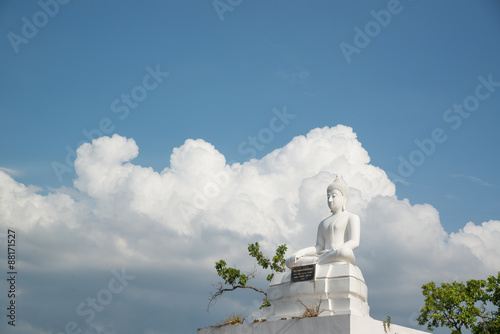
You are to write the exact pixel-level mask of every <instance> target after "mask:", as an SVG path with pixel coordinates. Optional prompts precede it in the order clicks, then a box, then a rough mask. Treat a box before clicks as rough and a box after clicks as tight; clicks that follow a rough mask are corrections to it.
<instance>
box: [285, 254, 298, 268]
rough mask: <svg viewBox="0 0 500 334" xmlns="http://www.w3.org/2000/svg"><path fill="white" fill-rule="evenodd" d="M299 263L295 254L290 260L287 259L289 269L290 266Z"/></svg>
mask: <svg viewBox="0 0 500 334" xmlns="http://www.w3.org/2000/svg"><path fill="white" fill-rule="evenodd" d="M296 262H297V256H296V255H295V254H294V255H292V256H290V257H289V258H288V259H286V261H285V264H286V266H287V267H290V265H292V264H295V263H296Z"/></svg>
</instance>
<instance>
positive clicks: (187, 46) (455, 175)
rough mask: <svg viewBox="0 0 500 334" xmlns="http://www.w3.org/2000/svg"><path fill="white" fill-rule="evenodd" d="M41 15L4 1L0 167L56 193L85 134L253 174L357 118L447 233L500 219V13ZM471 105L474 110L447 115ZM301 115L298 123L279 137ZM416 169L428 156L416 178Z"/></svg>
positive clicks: (483, 4) (90, 10) (393, 176)
mask: <svg viewBox="0 0 500 334" xmlns="http://www.w3.org/2000/svg"><path fill="white" fill-rule="evenodd" d="M221 1H222V2H224V3H227V2H226V1H223V0H221ZM40 3H42V5H40ZM40 3H37V2H36V1H31V2H28V1H23V2H17V1H4V2H2V4H0V21H1V23H2V24H1V35H2V36H4V37H3V38H2V42H1V47H0V57H1V59H2V62H1V64H0V101H1V102H0V143H1V144H0V157H1V160H0V167H1V168H2V170H3V171H5V172H7V174H9V175H10V176H11V177H12V178H13V179H14V180H15V181H16V182H18V183H20V184H24V185H34V186H37V187H39V188H40V190H39V192H38V193H39V194H41V195H42V196H45V195H47V194H50V193H54V192H58V190H57V189H63V188H61V187H64V189H73V180H75V179H76V178H77V175H76V173H75V171H74V168H73V167H72V166H71V163H72V161H73V160H74V158H75V156H73V153H71V154H70V155H71V159H70V164H68V163H67V162H66V158H67V156H68V150H69V151H70V152H73V151H74V150H76V149H77V148H78V147H79V146H80V144H81V143H83V142H85V141H87V142H89V140H88V139H87V138H86V136H85V134H84V132H86V131H88V132H90V133H91V134H92V135H93V137H95V138H97V137H98V134H99V133H102V134H103V135H108V136H111V135H113V134H114V133H116V134H118V135H120V136H123V137H126V138H133V139H134V141H135V142H136V143H137V146H138V147H139V155H138V157H137V158H135V159H134V160H133V164H135V165H138V166H143V167H151V168H152V169H153V170H154V171H156V172H161V171H162V170H163V169H164V168H166V167H169V166H170V155H171V154H172V151H173V150H174V148H178V147H181V146H182V145H183V144H184V143H185V141H186V140H187V139H198V138H200V139H203V140H204V141H206V142H208V143H211V144H212V145H213V146H214V147H215V149H216V150H217V151H219V152H220V153H221V154H222V155H223V156H224V157H225V159H226V161H227V162H228V163H234V162H239V163H244V162H246V161H249V160H250V158H257V159H261V158H263V157H264V156H265V155H267V154H268V153H270V152H272V151H273V150H275V149H280V148H282V147H284V146H285V145H286V144H287V143H289V142H290V141H291V140H292V139H293V138H294V137H296V136H304V135H306V134H308V133H309V131H311V130H312V129H315V128H318V127H319V128H323V127H334V126H336V125H338V124H342V125H346V126H348V127H351V128H352V130H353V131H354V132H355V133H356V134H357V140H358V141H359V142H360V143H361V144H362V146H363V148H364V149H365V150H366V151H367V152H368V154H369V156H370V158H371V162H370V164H371V165H373V166H377V167H380V168H381V169H382V170H384V171H385V172H386V173H387V175H388V178H389V179H390V180H392V181H393V183H394V184H395V186H396V195H397V197H398V199H399V200H402V199H403V198H407V199H408V200H409V202H410V203H411V204H412V205H414V204H423V203H428V204H430V205H432V206H433V207H434V208H435V209H436V210H437V211H438V213H439V218H440V223H441V225H442V226H443V228H444V230H445V231H446V232H448V233H453V232H459V230H460V229H462V228H463V227H464V226H465V224H467V223H468V222H470V221H472V222H475V223H476V224H481V223H482V222H487V221H490V220H495V219H499V217H500V193H499V191H498V187H499V186H500V174H499V173H498V165H499V163H500V156H499V153H498V149H497V145H498V144H499V143H500V132H499V131H497V126H498V124H499V121H500V114H499V107H500V63H499V62H498V59H500V34H499V33H498V32H499V30H500V5H499V4H498V3H497V2H495V1H439V2H436V1H417V0H415V1H408V0H401V1H400V2H399V3H398V2H394V1H358V2H355V3H351V2H341V1H311V2H306V1H246V0H243V1H240V3H239V4H238V2H237V1H234V2H233V3H235V4H237V5H234V6H230V7H231V9H232V10H228V11H224V12H219V13H218V12H217V9H216V8H215V7H214V4H213V3H212V2H211V1H182V2H181V1H176V2H174V1H148V2H139V1H106V2H97V1H85V2H82V1H80V2H79V1H71V2H68V3H67V4H59V3H58V5H57V8H56V6H55V5H54V3H56V2H54V1H49V0H47V1H44V0H42V1H40ZM43 4H50V5H47V6H48V7H47V8H48V9H47V10H48V11H52V16H53V17H52V16H49V15H44V14H37V13H39V12H40V11H42V10H43V9H42V7H43V6H45V5H43ZM391 12H392V13H391ZM373 13H375V14H373ZM381 13H391V14H390V18H388V17H387V16H385V17H383V15H384V14H381ZM381 15H382V18H380V17H381ZM375 16H378V17H379V20H385V21H384V24H383V25H385V26H382V25H380V24H378V23H374V22H376V18H375ZM23 18H25V19H23ZM44 18H46V21H44ZM36 20H39V21H38V24H39V27H38V28H36V29H37V30H38V31H37V32H36V33H35V32H33V31H30V27H29V26H27V23H26V22H29V24H33V22H34V21H35V23H36ZM40 20H41V21H40ZM370 22H372V23H370ZM367 27H368V29H375V30H371V31H370V30H368V31H367V30H366V29H367ZM377 27H378V28H377ZM358 29H359V30H361V31H362V32H363V34H364V41H363V36H361V37H360V36H359V33H358V31H359V30H358ZM30 33H31V35H32V36H29V34H30ZM9 36H10V37H9ZM13 36H16V37H13ZM367 38H368V39H369V41H367V40H366V39H367ZM20 40H22V41H23V42H19V41H20ZM363 42H364V44H363ZM342 43H345V44H342ZM347 44H348V45H350V47H353V48H356V50H357V51H356V52H355V53H351V54H349V55H346V53H345V52H343V49H342V47H341V45H347ZM154 72H155V73H156V79H155V76H154V75H152V74H151V73H154ZM488 81H489V82H490V84H485V82H488ZM479 86H481V87H479ZM145 87H146V88H147V89H146V88H145ZM148 87H149V88H148ZM478 92H479V93H478ZM477 94H479V96H480V97H481V98H479V97H477ZM124 96H125V97H124ZM126 96H131V99H132V101H131V102H129V103H130V104H129V105H127V102H125V100H124V98H125V99H126ZM134 96H135V97H136V100H135V101H134V100H133V99H134ZM464 103H470V104H469V106H468V108H470V109H471V110H472V109H474V110H473V111H470V112H468V111H467V110H465V109H463V110H465V111H463V114H459V113H458V112H454V111H447V110H448V109H450V108H451V109H453V106H454V104H464ZM132 106H133V107H132ZM119 108H121V109H119ZM285 109H286V113H288V115H291V116H289V118H288V119H286V121H282V122H283V123H282V125H283V127H281V126H279V125H281V123H276V124H278V127H275V128H276V129H279V130H277V131H275V130H271V132H269V131H268V130H267V131H266V130H263V129H266V128H267V129H272V128H273V127H272V126H271V122H273V121H272V120H273V119H274V118H275V117H276V112H280V115H283V110H285ZM273 110H274V111H273ZM286 113H285V114H286ZM460 115H467V116H460ZM100 126H101V128H102V129H99V127H100ZM436 129H437V130H436ZM103 130H106V131H103ZM433 131H434V132H435V131H437V134H438V135H435V138H438V139H439V140H437V141H436V139H432V138H433V135H432V133H433ZM435 133H436V132H435ZM259 135H260V137H259ZM266 136H267V137H266ZM249 137H254V138H257V139H256V140H258V145H257V149H255V153H256V154H255V156H253V155H252V154H251V153H249V152H250V150H249V149H248V148H249V147H250V145H251V144H250V139H249ZM259 138H260V139H259ZM415 141H418V142H424V143H427V145H428V146H426V148H427V153H426V152H424V153H419V152H417V151H424V149H422V148H419V146H418V145H417V144H416V142H415ZM431 141H432V142H431ZM429 145H430V146H429ZM415 152H416V153H415ZM332 154H333V153H332ZM401 157H402V158H404V159H405V160H407V161H410V160H411V159H414V160H413V161H416V163H414V164H413V166H412V167H413V169H414V170H412V171H411V172H408V173H403V174H405V175H402V173H401V168H402V167H401V160H400V158H401ZM311 163H312V162H311ZM54 166H59V168H61V166H64V167H62V168H63V170H64V172H61V170H60V171H59V173H58V172H56V171H55V169H54V168H55V167H54ZM327 172H329V173H335V172H336V171H334V170H328V171H327ZM58 174H59V175H58ZM80 190H81V189H80ZM65 191H70V190H65ZM75 191H76V190H75ZM10 224H11V226H12V225H14V226H15V224H16V222H10ZM430 279H431V278H429V280H430ZM204 288H206V289H209V286H206V287H204ZM369 288H370V285H369ZM202 290H203V289H202ZM25 320H26V321H28V322H29V321H30V319H25ZM34 324H37V326H40V328H44V330H47V331H48V330H50V329H49V327H47V324H44V325H42V324H41V323H36V321H35V322H33V326H35V325H34ZM208 324H209V323H200V324H198V325H199V326H198V327H201V326H204V325H208ZM44 326H46V327H44ZM35 327H36V326H35Z"/></svg>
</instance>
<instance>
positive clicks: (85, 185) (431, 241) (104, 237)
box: [0, 125, 500, 331]
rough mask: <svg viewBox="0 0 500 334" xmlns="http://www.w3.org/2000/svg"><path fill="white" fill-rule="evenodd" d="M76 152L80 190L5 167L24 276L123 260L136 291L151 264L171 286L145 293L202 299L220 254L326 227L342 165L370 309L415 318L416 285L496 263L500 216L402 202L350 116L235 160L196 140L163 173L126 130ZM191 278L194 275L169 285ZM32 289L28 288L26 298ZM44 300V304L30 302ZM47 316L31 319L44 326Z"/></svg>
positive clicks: (9, 216) (1, 197)
mask: <svg viewBox="0 0 500 334" xmlns="http://www.w3.org/2000/svg"><path fill="white" fill-rule="evenodd" d="M77 153H78V158H77V159H76V161H75V168H76V172H77V179H76V180H75V181H74V187H75V189H64V188H61V189H57V190H54V191H53V192H52V193H50V194H49V195H46V196H43V195H40V194H38V193H37V191H38V189H37V188H35V187H32V186H25V185H23V184H20V183H18V182H16V181H15V180H14V179H12V177H11V176H9V175H7V174H6V173H4V172H2V171H0V224H1V225H2V228H4V229H5V228H6V227H14V228H16V229H17V230H19V232H20V233H22V239H21V240H24V241H23V243H21V244H20V247H21V246H22V247H24V248H23V253H24V254H25V255H24V257H23V258H22V261H23V265H24V268H26V270H27V271H28V272H29V273H46V272H49V273H50V274H51V275H61V273H64V272H66V271H68V270H70V271H71V270H84V271H85V270H101V271H105V272H109V270H111V269H113V268H119V267H127V268H129V271H135V272H136V273H139V274H136V276H137V277H138V279H137V280H136V281H134V282H133V283H131V289H130V291H134V289H136V288H134V287H133V285H134V284H136V285H138V284H141V283H140V282H141V279H140V277H141V273H142V277H143V279H146V278H147V277H150V278H151V279H158V278H154V277H153V276H154V275H156V274H153V273H158V272H161V273H162V275H164V279H165V285H158V286H156V285H149V286H145V287H144V289H146V290H147V291H148V293H145V294H144V295H151V296H154V295H155V293H156V294H159V293H160V292H161V293H165V292H166V293H167V294H168V293H174V292H175V293H176V294H179V293H180V294H181V295H182V294H183V293H184V292H182V291H184V290H183V289H187V290H186V293H192V292H193V289H192V288H187V287H185V286H184V287H183V288H180V286H182V284H187V282H191V284H192V282H193V280H194V281H196V284H197V287H196V289H194V291H196V292H197V293H198V295H197V296H198V297H193V296H190V297H189V298H191V299H193V298H194V299H196V298H199V299H200V300H201V301H202V302H200V300H199V301H198V303H202V304H204V303H205V301H206V295H199V291H206V292H208V290H210V288H211V286H210V284H209V283H210V282H214V281H216V280H217V278H216V275H215V271H214V270H213V264H214V261H215V260H218V259H220V258H225V259H226V260H227V261H228V263H229V264H230V265H233V264H236V263H237V264H238V265H240V266H241V268H242V269H243V268H248V269H251V267H252V261H251V260H250V259H249V258H248V255H247V254H246V244H247V243H248V242H253V241H259V242H261V244H262V245H263V247H264V249H265V252H267V253H268V254H270V253H271V252H272V251H273V250H274V249H275V248H276V247H277V246H278V245H279V244H281V243H287V244H288V245H289V247H290V252H291V251H292V250H293V249H298V248H301V247H304V246H308V245H312V244H314V242H315V234H316V228H317V225H318V223H319V221H321V220H322V219H323V218H324V217H326V216H327V215H328V207H327V205H326V198H325V193H326V187H327V186H328V184H329V183H330V182H331V181H332V180H333V178H334V175H335V174H336V173H341V174H342V175H343V176H344V179H345V180H346V181H347V182H348V184H349V185H350V187H351V198H350V202H349V209H350V211H353V212H355V213H357V214H358V215H359V216H360V217H361V220H362V242H361V247H360V249H359V250H357V251H356V257H357V265H358V266H359V267H360V268H361V270H362V271H363V273H364V276H365V278H366V280H367V283H368V288H369V298H370V299H369V303H370V306H371V308H372V314H374V315H378V314H381V315H382V317H385V315H387V314H391V315H395V316H394V318H395V319H398V316H399V319H400V320H401V319H403V320H405V319H409V318H410V315H411V314H412V313H413V312H415V311H418V308H419V307H420V306H421V298H420V297H421V295H420V285H421V284H423V283H425V282H427V281H430V280H434V281H442V280H455V279H460V280H465V279H469V278H471V276H472V275H473V276H477V277H485V276H486V275H489V274H494V273H495V272H496V271H497V270H498V269H499V268H498V258H499V257H500V245H499V244H498V242H496V240H498V238H499V234H500V221H489V222H486V223H483V224H482V225H474V224H473V223H468V224H467V225H466V226H465V227H464V228H463V229H462V230H460V231H459V232H457V233H453V234H451V235H448V233H446V231H445V230H444V229H443V227H442V225H441V223H440V220H439V213H438V212H437V210H436V209H435V208H434V207H432V206H431V205H429V204H424V205H411V204H410V203H409V201H408V200H400V199H397V198H396V196H395V185H394V184H393V183H392V182H391V181H390V180H389V179H388V177H387V175H386V173H385V172H384V171H383V170H381V169H380V168H378V167H376V166H373V165H371V164H370V158H369V155H368V153H367V152H366V150H364V149H363V147H362V145H361V143H360V142H359V141H358V140H357V138H356V134H355V133H354V132H353V131H352V129H351V128H349V127H346V126H342V125H339V126H336V127H333V128H328V127H325V128H317V129H313V130H311V131H310V132H309V133H308V134H307V135H305V136H298V137H296V138H294V139H293V140H292V141H291V142H290V143H288V144H287V145H285V146H284V147H282V148H280V149H276V150H275V151H273V152H271V153H269V154H268V155H266V156H265V157H263V158H262V159H259V160H257V159H253V160H251V161H248V162H245V163H242V164H233V165H227V164H226V160H225V157H224V156H223V155H222V154H221V153H220V152H218V151H217V150H216V149H215V147H214V146H213V145H211V144H209V143H207V142H205V141H203V140H201V139H198V140H191V139H188V140H186V142H185V143H184V144H183V145H182V146H181V147H178V148H175V149H174V150H173V152H172V155H171V157H170V166H169V167H167V168H165V169H164V170H163V171H161V172H160V173H158V172H155V171H154V170H153V169H152V168H148V167H142V166H139V165H135V164H133V162H132V161H133V159H134V158H135V157H137V155H138V153H139V149H138V147H137V145H136V143H135V141H134V140H133V139H126V138H124V137H121V136H118V135H114V136H113V137H111V138H110V137H102V138H99V139H96V140H94V141H93V142H92V144H84V145H82V146H81V147H80V148H79V149H78V151H77ZM29 273H25V275H29ZM148 273H151V274H148ZM186 273H189V274H186ZM183 275H186V277H189V280H188V279H186V280H184V281H185V282H182V281H181V282H177V283H175V284H174V283H169V281H170V282H171V281H172V280H178V278H179V277H183ZM196 277H197V279H195V278H196ZM47 284H48V285H50V284H49V283H47ZM68 284H69V283H68ZM71 284H77V283H71ZM53 288H54V289H59V287H53ZM34 289H35V286H34V285H33V286H28V287H27V291H26V295H27V296H32V295H33V293H34V292H33V291H34ZM160 290H161V291H160ZM179 291H180V292H179ZM47 293H48V294H49V295H50V293H49V292H47ZM94 294H95V293H94ZM37 295H40V293H37ZM49 295H47V296H46V297H45V298H50V296H49ZM403 297H405V298H404V299H401V298H403ZM26 298H28V297H26ZM134 298H137V300H136V301H135V302H134V305H136V304H137V305H138V306H137V307H135V308H134V307H132V306H130V307H128V308H126V309H127V310H128V311H127V312H140V309H139V305H141V303H143V302H144V303H147V301H146V300H144V301H142V302H141V301H140V298H141V297H140V295H135V296H134ZM78 302H79V300H77V299H76V301H75V305H74V307H76V305H78ZM37 303H42V300H37V301H36V302H34V303H33V309H34V308H35V306H36V305H37ZM61 303H62V302H61ZM167 303H176V301H174V300H172V301H171V302H167ZM169 305H170V304H169ZM205 305H206V304H204V305H201V308H200V311H201V310H203V309H204V307H205ZM249 305H251V303H250V304H249ZM55 307H61V306H55ZM110 307H112V306H110ZM33 312H34V311H33ZM68 312H69V311H68ZM72 312H73V313H69V314H70V315H71V314H73V316H74V311H72ZM124 312H125V311H124ZM68 316H69V315H68ZM123 316H124V318H127V314H124V315H123ZM175 316H176V315H174V314H172V317H175ZM405 317H406V318H405ZM38 321H39V323H33V324H32V325H33V326H34V327H43V326H42V323H43V320H38ZM148 321H151V320H148ZM158 321H160V320H158ZM405 321H406V320H405ZM400 322H401V321H400ZM401 324H402V325H409V324H408V323H401ZM203 325H206V324H199V326H203ZM96 326H97V325H96ZM45 328H47V327H45ZM143 330H146V329H143ZM148 330H150V331H155V330H158V328H155V327H154V326H152V327H151V328H149V329H148Z"/></svg>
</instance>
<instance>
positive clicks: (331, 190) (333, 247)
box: [286, 175, 360, 268]
mask: <svg viewBox="0 0 500 334" xmlns="http://www.w3.org/2000/svg"><path fill="white" fill-rule="evenodd" d="M326 195H327V201H328V207H329V208H330V210H331V212H332V214H331V216H329V217H327V218H325V219H324V220H323V221H322V222H321V223H319V226H318V235H317V239H316V246H311V247H308V248H304V249H301V250H299V251H298V252H296V253H295V254H293V255H292V256H291V257H290V258H288V259H287V260H286V265H287V267H288V268H293V267H296V266H303V265H308V264H327V263H333V262H344V263H351V264H354V261H355V257H354V253H353V250H354V249H356V248H358V246H359V236H360V222H359V217H358V216H357V215H355V214H353V213H350V212H348V211H347V202H348V200H349V187H348V186H347V184H346V183H345V182H344V180H343V179H342V177H341V176H339V175H337V177H336V178H335V181H333V183H332V184H330V185H329V186H328V188H327V191H326Z"/></svg>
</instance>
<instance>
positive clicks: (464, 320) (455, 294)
mask: <svg viewBox="0 0 500 334" xmlns="http://www.w3.org/2000/svg"><path fill="white" fill-rule="evenodd" d="M499 286H500V272H499V273H498V277H494V276H490V277H488V279H487V280H486V281H485V280H469V281H467V282H466V283H462V282H452V283H442V284H441V285H440V286H436V284H435V283H434V282H429V283H427V284H424V285H423V286H422V293H423V294H424V296H425V306H424V307H422V309H421V310H420V315H419V316H418V318H417V321H418V323H419V325H425V324H427V329H428V330H433V329H434V328H437V327H448V328H450V329H451V330H452V334H456V333H462V328H466V329H470V330H471V331H472V332H473V333H490V334H493V333H495V334H496V333H500V322H499V319H498V317H499V315H500V314H499V311H498V310H499V307H500V288H499ZM495 306H496V310H495V311H488V308H490V309H491V308H494V307H495Z"/></svg>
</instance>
